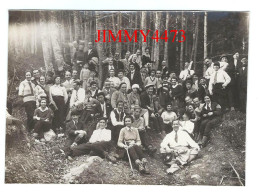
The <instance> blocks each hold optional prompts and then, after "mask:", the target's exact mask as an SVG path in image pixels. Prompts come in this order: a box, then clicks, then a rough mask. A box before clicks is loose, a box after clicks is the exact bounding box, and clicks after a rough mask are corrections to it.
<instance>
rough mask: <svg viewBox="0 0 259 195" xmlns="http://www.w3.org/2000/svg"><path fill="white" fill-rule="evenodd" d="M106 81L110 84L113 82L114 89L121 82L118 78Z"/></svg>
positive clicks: (110, 78)
mask: <svg viewBox="0 0 259 195" xmlns="http://www.w3.org/2000/svg"><path fill="white" fill-rule="evenodd" d="M108 80H109V81H110V82H113V84H114V87H116V88H118V87H119V85H120V82H121V81H120V79H119V78H118V77H109V78H108Z"/></svg>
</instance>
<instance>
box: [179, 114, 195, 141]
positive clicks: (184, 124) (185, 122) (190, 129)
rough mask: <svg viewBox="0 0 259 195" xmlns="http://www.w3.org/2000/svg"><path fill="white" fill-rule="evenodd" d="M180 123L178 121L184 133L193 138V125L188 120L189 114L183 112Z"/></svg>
mask: <svg viewBox="0 0 259 195" xmlns="http://www.w3.org/2000/svg"><path fill="white" fill-rule="evenodd" d="M182 119H183V120H182V121H180V126H181V127H182V129H183V130H184V131H186V132H187V133H189V135H190V136H191V137H192V138H193V133H194V126H195V125H194V123H193V122H192V121H191V120H190V114H189V113H188V112H185V113H184V114H183V117H182Z"/></svg>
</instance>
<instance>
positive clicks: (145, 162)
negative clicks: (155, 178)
mask: <svg viewBox="0 0 259 195" xmlns="http://www.w3.org/2000/svg"><path fill="white" fill-rule="evenodd" d="M142 164H143V167H144V173H145V174H150V171H149V168H148V166H147V159H146V158H143V159H142Z"/></svg>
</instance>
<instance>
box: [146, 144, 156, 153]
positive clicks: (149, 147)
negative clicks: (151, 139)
mask: <svg viewBox="0 0 259 195" xmlns="http://www.w3.org/2000/svg"><path fill="white" fill-rule="evenodd" d="M147 150H148V152H149V153H150V154H154V153H156V151H157V149H156V148H154V147H153V146H152V145H149V146H148V148H147Z"/></svg>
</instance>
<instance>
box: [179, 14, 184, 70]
mask: <svg viewBox="0 0 259 195" xmlns="http://www.w3.org/2000/svg"><path fill="white" fill-rule="evenodd" d="M181 29H184V16H183V12H182V14H181ZM183 47H184V42H181V50H180V69H181V70H183V69H184V63H183V51H184V50H183V49H184V48H183Z"/></svg>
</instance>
